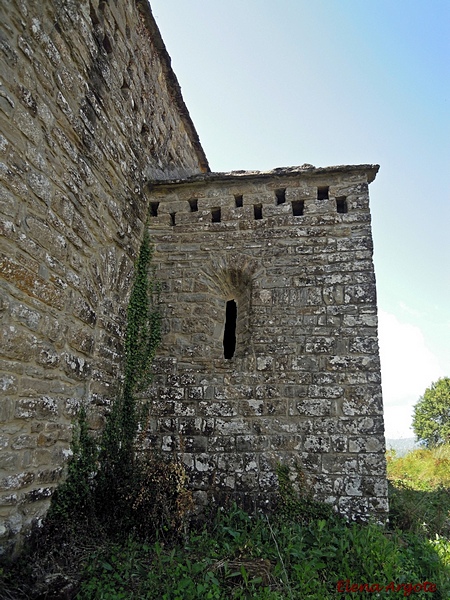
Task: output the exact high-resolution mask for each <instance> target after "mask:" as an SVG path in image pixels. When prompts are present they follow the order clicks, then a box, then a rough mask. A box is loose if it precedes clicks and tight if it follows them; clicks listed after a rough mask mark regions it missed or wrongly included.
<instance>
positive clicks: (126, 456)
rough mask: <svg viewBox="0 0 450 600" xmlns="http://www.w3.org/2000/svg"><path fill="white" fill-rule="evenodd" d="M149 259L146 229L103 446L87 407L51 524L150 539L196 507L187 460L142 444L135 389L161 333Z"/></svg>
mask: <svg viewBox="0 0 450 600" xmlns="http://www.w3.org/2000/svg"><path fill="white" fill-rule="evenodd" d="M151 258H152V248H151V244H150V239H149V235H148V232H147V231H145V233H144V238H143V241H142V245H141V248H140V252H139V256H138V259H137V262H136V265H135V275H134V282H133V287H132V290H131V295H130V301H129V305H128V312H127V318H128V320H127V331H126V339H125V357H124V379H123V384H122V390H121V393H120V394H119V395H118V397H117V398H116V400H115V402H114V403H113V405H112V408H111V412H110V413H109V414H108V416H107V418H106V424H105V427H104V430H103V434H102V437H101V441H100V444H99V447H97V445H96V443H95V442H94V440H93V439H92V437H91V436H90V435H89V432H88V428H87V420H86V411H85V409H84V408H82V409H81V410H80V413H79V424H78V428H77V434H76V435H75V437H74V443H73V446H72V447H73V456H72V458H71V460H70V461H69V467H68V477H67V478H66V481H65V482H64V483H63V484H62V485H61V486H60V487H59V488H58V490H57V492H56V493H55V495H54V500H53V502H52V507H51V510H50V512H49V515H50V517H51V518H50V520H49V521H50V526H51V527H52V526H53V527H54V526H56V527H57V528H58V527H59V526H60V525H61V522H62V521H64V523H65V524H66V525H69V527H71V526H72V524H73V522H74V520H76V521H78V522H82V523H84V524H85V526H86V523H87V524H89V526H90V527H92V529H95V530H97V531H98V530H99V527H100V529H101V530H103V531H106V532H108V533H109V534H112V535H125V536H126V535H128V534H130V533H139V534H140V535H144V536H147V537H148V536H151V535H152V534H153V533H154V532H155V530H156V529H160V530H161V529H165V530H169V529H171V530H175V531H176V530H179V529H180V527H181V525H182V524H183V523H184V519H185V516H186V515H187V513H188V512H189V511H190V509H191V508H192V495H191V493H190V492H189V491H188V490H187V487H186V484H187V478H186V473H185V469H184V466H183V464H182V463H181V462H179V461H177V460H172V461H171V462H169V463H167V462H164V461H163V460H162V459H161V457H158V456H156V455H154V454H150V455H149V454H148V453H147V454H146V453H144V452H138V451H137V449H136V437H137V433H138V431H139V429H140V428H142V429H143V430H145V425H146V416H147V414H146V411H145V410H143V407H142V406H141V403H140V401H139V400H138V399H137V394H138V393H139V392H140V391H142V390H144V389H145V388H146V387H148V385H149V384H150V382H151V378H152V372H151V367H152V361H153V358H154V357H155V353H156V350H157V347H158V344H159V341H160V335H161V318H160V313H159V310H158V300H159V286H158V284H157V282H156V281H155V278H154V274H153V271H152V268H151Z"/></svg>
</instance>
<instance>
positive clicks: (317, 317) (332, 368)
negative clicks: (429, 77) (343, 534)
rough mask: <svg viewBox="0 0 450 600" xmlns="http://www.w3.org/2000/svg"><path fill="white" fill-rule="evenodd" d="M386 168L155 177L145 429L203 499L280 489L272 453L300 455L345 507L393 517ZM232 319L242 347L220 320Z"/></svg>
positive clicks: (286, 458) (261, 499)
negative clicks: (384, 291) (380, 250)
mask: <svg viewBox="0 0 450 600" xmlns="http://www.w3.org/2000/svg"><path fill="white" fill-rule="evenodd" d="M377 170H378V167H376V166H371V165H362V166H358V167H335V168H325V169H316V168H314V167H311V166H310V165H305V166H304V167H300V168H296V169H285V170H283V169H278V170H276V171H273V172H271V173H245V172H239V173H231V174H227V175H224V174H209V175H206V176H200V177H193V178H191V179H190V180H188V181H178V182H177V181H175V182H172V183H155V184H154V185H152V186H150V187H149V191H148V194H149V204H150V213H151V215H152V216H151V219H150V221H149V227H150V233H151V239H152V240H153V241H154V243H155V255H154V262H155V268H156V277H157V279H159V281H160V282H161V286H162V292H161V307H162V311H163V332H164V333H163V340H162V346H161V348H160V352H159V358H158V359H157V361H156V364H155V371H156V376H155V381H154V385H153V386H152V388H151V389H149V390H148V391H147V393H146V394H145V396H146V397H147V398H148V399H149V400H150V404H151V411H150V412H151V415H152V421H151V426H150V434H149V437H148V439H147V445H148V447H149V448H151V449H153V450H154V449H156V450H158V451H163V452H168V453H171V452H174V453H176V454H178V455H181V456H182V458H183V460H184V462H185V464H186V465H187V466H188V468H189V471H190V475H191V481H192V483H193V486H194V488H195V489H196V498H197V501H198V502H200V503H201V502H203V503H206V502H210V501H211V500H216V501H218V502H224V501H226V500H227V499H237V500H238V501H239V502H241V503H243V504H252V503H256V504H261V503H265V502H270V500H271V498H273V493H274V491H275V489H276V476H275V466H276V464H277V463H278V462H281V463H287V464H289V465H294V464H295V463H297V464H298V465H299V466H300V467H301V468H302V469H303V470H304V471H305V472H306V474H307V475H308V478H309V480H310V483H311V485H312V486H313V489H314V490H315V494H316V497H318V498H321V499H323V500H326V501H327V502H330V503H332V504H333V505H334V506H335V507H336V508H337V509H338V510H339V512H340V513H342V514H344V515H346V516H348V517H349V518H351V519H367V518H368V517H369V515H373V516H375V518H379V519H380V520H383V518H384V517H385V515H386V511H387V484H386V474H385V458H384V449H385V448H384V445H385V442H384V426H383V407H382V397H381V386H380V363H379V354H378V342H377V307H376V291H375V276H374V269H373V263H372V237H371V225H370V213H369V194H368V183H370V182H371V181H372V180H373V179H374V177H375V175H376V172H377ZM232 300H233V301H234V302H235V303H236V307H237V315H233V313H232V311H231V310H230V312H229V313H228V314H227V303H228V302H230V301H232ZM228 306H230V305H228ZM226 323H227V325H226ZM234 323H235V339H236V345H235V347H234V346H233V342H232V340H231V341H230V340H229V337H231V338H233V334H231V336H228V334H224V331H225V329H227V330H229V329H230V325H231V326H232V327H231V329H233V324H234ZM224 337H225V338H226V340H225V345H224Z"/></svg>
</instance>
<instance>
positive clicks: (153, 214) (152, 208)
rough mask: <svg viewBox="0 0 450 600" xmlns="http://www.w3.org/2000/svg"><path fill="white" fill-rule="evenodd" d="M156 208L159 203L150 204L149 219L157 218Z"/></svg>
mask: <svg viewBox="0 0 450 600" xmlns="http://www.w3.org/2000/svg"><path fill="white" fill-rule="evenodd" d="M158 206H159V202H150V216H151V217H157V216H158Z"/></svg>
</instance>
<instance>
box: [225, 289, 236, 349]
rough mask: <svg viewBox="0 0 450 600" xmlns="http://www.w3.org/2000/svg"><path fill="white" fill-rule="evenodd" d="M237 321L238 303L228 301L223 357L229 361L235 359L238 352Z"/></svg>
mask: <svg viewBox="0 0 450 600" xmlns="http://www.w3.org/2000/svg"><path fill="white" fill-rule="evenodd" d="M236 321H237V306H236V302H235V301H234V300H228V302H227V306H226V312H225V329H224V332H223V356H224V358H226V359H227V360H229V359H230V358H233V356H234V353H235V350H236Z"/></svg>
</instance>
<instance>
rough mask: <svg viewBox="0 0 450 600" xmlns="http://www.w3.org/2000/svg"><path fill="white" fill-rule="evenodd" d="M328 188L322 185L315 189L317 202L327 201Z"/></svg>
mask: <svg viewBox="0 0 450 600" xmlns="http://www.w3.org/2000/svg"><path fill="white" fill-rule="evenodd" d="M329 189H330V186H328V185H323V186H320V187H318V188H317V200H328V191H329Z"/></svg>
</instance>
